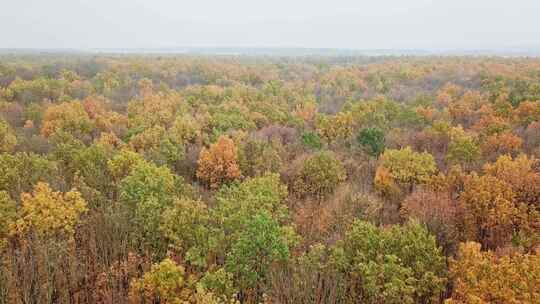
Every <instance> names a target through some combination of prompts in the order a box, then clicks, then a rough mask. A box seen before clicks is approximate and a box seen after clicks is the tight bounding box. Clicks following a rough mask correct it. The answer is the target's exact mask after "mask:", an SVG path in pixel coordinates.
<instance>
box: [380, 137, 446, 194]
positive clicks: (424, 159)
mask: <svg viewBox="0 0 540 304" xmlns="http://www.w3.org/2000/svg"><path fill="white" fill-rule="evenodd" d="M436 172H437V165H436V164H435V160H434V158H433V156H432V155H431V154H429V153H427V152H422V153H418V152H415V151H413V150H412V149H411V148H410V147H406V148H403V149H400V150H395V149H387V150H386V151H385V152H384V153H383V154H382V155H381V158H380V163H379V167H378V168H377V172H376V174H375V187H376V188H377V189H378V191H379V192H381V193H387V192H388V191H390V192H392V193H396V192H399V191H398V187H400V188H403V187H405V189H406V190H407V191H409V192H410V191H412V189H413V187H414V185H417V184H425V183H427V182H428V181H429V179H430V178H431V176H433V174H435V173H436Z"/></svg>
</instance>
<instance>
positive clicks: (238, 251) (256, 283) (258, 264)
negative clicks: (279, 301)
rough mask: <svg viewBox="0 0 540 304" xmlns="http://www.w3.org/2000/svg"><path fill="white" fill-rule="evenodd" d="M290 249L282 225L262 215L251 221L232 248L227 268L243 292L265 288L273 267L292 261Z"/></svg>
mask: <svg viewBox="0 0 540 304" xmlns="http://www.w3.org/2000/svg"><path fill="white" fill-rule="evenodd" d="M290 245H291V244H290V240H289V239H288V238H287V232H286V231H284V230H283V228H282V227H280V225H279V223H278V222H277V221H276V220H275V219H272V218H271V217H270V216H269V215H268V214H267V213H264V212H262V213H259V214H257V215H256V216H254V217H253V218H252V219H250V220H248V222H247V223H246V227H245V229H244V230H243V231H241V232H240V234H239V236H238V238H237V239H236V240H235V241H234V243H233V244H232V248H231V251H230V252H229V253H228V255H227V261H226V268H227V270H228V271H230V272H231V273H233V274H234V275H235V276H236V277H237V280H238V282H239V286H240V287H241V288H248V289H252V288H255V289H257V288H261V287H262V286H264V284H266V281H265V279H266V276H267V274H268V271H269V268H270V266H271V265H273V264H274V263H276V262H285V261H286V260H287V259H288V258H289V255H290Z"/></svg>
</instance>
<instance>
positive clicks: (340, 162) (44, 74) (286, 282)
mask: <svg viewBox="0 0 540 304" xmlns="http://www.w3.org/2000/svg"><path fill="white" fill-rule="evenodd" d="M8 303H9V304H11V303H14V304H38V303H51V304H52V303H104V304H114V303H120V304H122V303H126V304H127V303H132V304H139V303H140V304H142V303H155V304H158V303H159V304H187V303H193V304H233V303H250V304H254V303H265V304H270V303H275V304H296V303H299V304H303V303H304V304H308V303H310V304H326V303H328V304H334V303H335V304H338V303H368V304H383V303H389V304H392V303H395V304H401V303H405V304H408V303H411V304H412V303H424V304H427V303H446V304H458V303H501V304H502V303H540V59H535V58H503V57H452V56H441V57H436V56H432V57H415V56H402V57H399V56H396V57H392V56H379V57H364V56H333V57H332V56H328V57H322V56H319V57H315V56H296V57H294V56H293V57H285V56H284V57H277V56H275V57H269V56H232V55H227V56H225V55H223V56H210V55H208V56H202V55H201V56H194V55H193V56H191V55H136V54H132V55H118V54H116V55H114V54H110V55H107V54H99V55H95V54H42V55H32V54H27V55H24V54H18V55H9V54H4V55H0V304H8Z"/></svg>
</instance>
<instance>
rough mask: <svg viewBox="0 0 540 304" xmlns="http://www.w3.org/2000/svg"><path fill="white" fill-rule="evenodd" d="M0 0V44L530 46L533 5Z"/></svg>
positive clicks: (516, 1)
mask: <svg viewBox="0 0 540 304" xmlns="http://www.w3.org/2000/svg"><path fill="white" fill-rule="evenodd" d="M0 1H1V2H2V3H1V5H0V37H1V39H0V48H74V49H88V48H175V47H184V46H197V47H228V46H235V47H301V48H346V49H427V50H432V49H490V48H538V47H539V46H540V17H539V16H540V0H513V1H509V0H438V1H436V0H431V1H429V0H377V1H375V0H373V1H362V0H332V1H328V0H327V1H321V0H271V1H270V0H268V1H257V0H214V1H210V0H193V1H186V0H176V1H175V0H0Z"/></svg>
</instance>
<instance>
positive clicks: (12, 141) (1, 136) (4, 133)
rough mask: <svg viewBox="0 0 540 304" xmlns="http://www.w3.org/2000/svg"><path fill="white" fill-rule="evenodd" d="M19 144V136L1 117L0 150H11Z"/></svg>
mask: <svg viewBox="0 0 540 304" xmlns="http://www.w3.org/2000/svg"><path fill="white" fill-rule="evenodd" d="M16 145H17V137H16V136H15V133H14V132H13V129H12V128H11V127H10V126H9V125H8V123H7V122H6V121H5V120H3V119H0V152H11V151H13V148H15V146H16Z"/></svg>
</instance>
